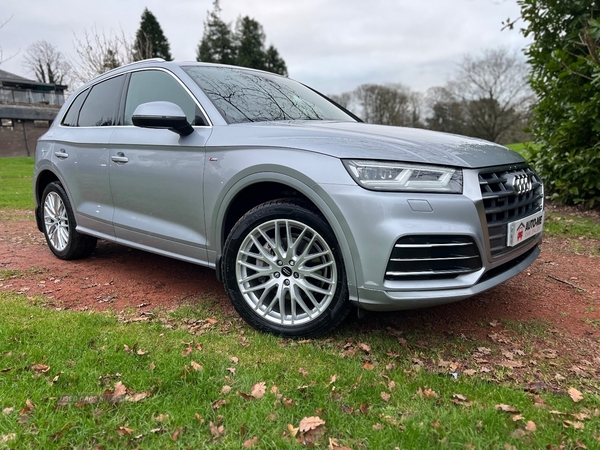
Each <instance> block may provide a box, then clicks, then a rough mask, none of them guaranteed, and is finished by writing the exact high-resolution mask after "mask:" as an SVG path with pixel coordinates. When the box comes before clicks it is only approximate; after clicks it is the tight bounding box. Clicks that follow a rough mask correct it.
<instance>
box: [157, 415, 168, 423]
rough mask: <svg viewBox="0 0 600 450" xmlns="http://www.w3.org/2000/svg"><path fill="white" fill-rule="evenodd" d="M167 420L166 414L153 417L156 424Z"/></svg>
mask: <svg viewBox="0 0 600 450" xmlns="http://www.w3.org/2000/svg"><path fill="white" fill-rule="evenodd" d="M168 418H169V415H168V414H159V415H158V416H156V417H154V420H156V421H157V422H164V421H166V420H167V419H168Z"/></svg>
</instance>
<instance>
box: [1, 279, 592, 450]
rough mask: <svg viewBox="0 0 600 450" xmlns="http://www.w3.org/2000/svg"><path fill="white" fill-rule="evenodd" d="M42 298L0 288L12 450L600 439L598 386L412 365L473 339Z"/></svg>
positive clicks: (4, 427)
mask: <svg viewBox="0 0 600 450" xmlns="http://www.w3.org/2000/svg"><path fill="white" fill-rule="evenodd" d="M11 276H15V274H12V275H11ZM45 301H46V300H44V299H43V298H35V299H29V300H28V299H27V298H25V297H24V296H22V295H19V294H16V293H6V292H4V293H0V355H1V358H0V407H1V408H2V409H3V413H2V414H0V435H1V436H0V438H1V439H3V440H4V441H5V442H6V443H8V445H9V446H10V447H12V446H14V447H17V448H33V447H35V448H63V447H65V446H68V447H76V448H91V447H94V446H101V447H97V448H107V449H108V448H130V447H138V446H139V447H141V448H165V447H167V448H171V447H182V448H185V447H190V448H208V447H214V448H236V449H239V448H244V445H246V446H247V447H246V448H248V447H252V446H255V447H256V448H273V449H276V448H300V447H301V446H302V445H301V443H302V442H304V443H314V444H315V445H316V447H318V448H326V447H327V446H329V448H336V445H338V446H344V445H345V446H347V447H346V448H357V449H358V448H373V449H375V448H377V449H379V448H395V447H400V448H498V449H504V448H513V447H505V445H513V446H515V447H514V448H545V447H546V445H548V444H559V443H560V442H566V443H570V444H568V445H567V446H568V447H569V445H570V446H572V447H573V448H574V446H575V445H576V443H577V442H579V443H582V444H584V445H586V446H587V448H594V445H597V443H598V441H596V440H595V437H594V435H595V436H598V435H599V434H600V421H598V420H596V422H593V421H591V420H589V421H588V420H586V418H588V417H590V414H591V413H590V411H593V408H595V407H596V408H597V407H598V405H599V401H600V399H599V398H598V396H597V395H596V396H594V395H586V396H585V397H584V399H583V400H582V401H581V402H579V403H574V402H573V400H572V399H571V398H570V397H569V396H568V395H555V394H551V393H546V394H541V395H539V396H534V395H532V394H531V393H528V392H525V391H524V390H523V389H522V388H520V387H517V386H511V385H510V383H509V384H499V383H490V382H489V381H488V380H485V379H483V378H481V377H479V376H474V377H469V376H464V375H461V376H460V377H458V378H457V379H455V377H454V376H452V374H451V370H449V369H444V370H441V371H439V372H438V371H431V370H426V369H425V368H424V367H423V365H422V362H421V360H422V359H423V358H425V357H427V358H428V357H431V356H432V355H431V351H440V350H442V347H445V349H444V350H442V351H447V350H449V349H450V350H451V351H455V352H460V351H462V352H469V351H471V350H472V349H473V348H474V347H476V346H477V344H476V343H472V342H464V341H463V342H460V340H452V339H451V340H443V341H442V342H436V341H435V340H432V341H431V342H429V343H428V344H427V347H428V348H425V349H419V341H418V339H420V338H421V337H416V336H415V337H413V336H406V339H405V340H404V341H401V342H404V345H400V344H399V341H398V338H397V336H394V332H393V331H392V332H391V333H382V334H380V335H375V336H374V335H369V336H366V335H361V334H359V333H351V334H346V335H345V334H344V332H343V331H342V332H341V333H340V332H338V333H337V334H335V335H333V336H331V337H330V338H328V339H320V340H311V341H304V342H302V341H301V342H297V341H291V340H283V339H279V338H275V337H272V336H269V335H265V334H261V333H257V332H254V331H253V330H250V329H248V328H247V327H244V326H241V323H238V322H237V321H236V320H234V321H231V320H227V319H226V318H223V317H220V316H218V315H214V314H212V315H211V316H210V317H209V316H207V314H208V313H210V308H209V306H208V308H209V309H206V307H188V308H182V309H180V310H177V311H176V312H175V313H171V314H166V313H165V315H164V316H163V317H162V318H161V319H158V320H153V321H149V322H144V323H126V322H123V321H118V320H117V318H116V317H115V316H114V315H110V314H99V313H95V314H90V313H82V312H71V311H55V310H53V309H50V308H44V307H43V305H44V303H45ZM213 313H214V311H213ZM345 333H348V330H347V331H346V332H345ZM542 405H543V407H541V406H542ZM311 417H312V418H313V419H309V418H311ZM565 421H568V422H569V424H567V425H565ZM573 424H574V425H573ZM342 448H343V447H342Z"/></svg>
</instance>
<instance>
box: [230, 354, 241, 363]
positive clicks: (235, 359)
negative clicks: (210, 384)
mask: <svg viewBox="0 0 600 450" xmlns="http://www.w3.org/2000/svg"><path fill="white" fill-rule="evenodd" d="M229 361H231V362H232V363H234V364H237V363H239V362H240V360H239V359H238V358H237V357H236V356H230V357H229Z"/></svg>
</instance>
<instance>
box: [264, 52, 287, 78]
mask: <svg viewBox="0 0 600 450" xmlns="http://www.w3.org/2000/svg"><path fill="white" fill-rule="evenodd" d="M265 70H266V71H268V72H272V73H278V74H279V75H283V76H286V77H287V76H288V71H287V66H286V65H285V61H284V60H283V58H282V57H281V56H279V52H278V51H277V49H276V48H275V47H273V46H272V45H270V46H269V48H268V49H267V52H266V54H265Z"/></svg>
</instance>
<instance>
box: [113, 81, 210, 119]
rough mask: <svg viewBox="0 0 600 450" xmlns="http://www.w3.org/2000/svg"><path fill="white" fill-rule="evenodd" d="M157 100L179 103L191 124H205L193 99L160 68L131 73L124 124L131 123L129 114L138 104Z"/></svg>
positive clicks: (131, 114)
mask: <svg viewBox="0 0 600 450" xmlns="http://www.w3.org/2000/svg"><path fill="white" fill-rule="evenodd" d="M158 101H164V102H171V103H175V104H176V105H179V106H180V107H181V109H182V110H183V112H184V113H185V115H186V116H187V119H188V122H189V123H190V124H192V125H204V124H205V122H204V119H203V116H202V113H201V112H200V108H198V105H196V102H195V101H194V99H193V98H192V97H191V96H190V94H189V93H188V92H187V91H186V90H185V89H184V88H183V86H182V85H181V83H179V81H177V80H176V79H175V78H174V77H173V76H172V75H170V74H168V73H167V72H163V71H162V70H143V71H139V72H133V73H132V74H131V79H130V81H129V88H128V89H127V99H126V100H125V119H124V124H125V125H133V122H132V121H131V116H133V112H134V111H135V108H137V107H138V106H139V105H141V104H142V103H148V102H158Z"/></svg>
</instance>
